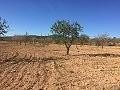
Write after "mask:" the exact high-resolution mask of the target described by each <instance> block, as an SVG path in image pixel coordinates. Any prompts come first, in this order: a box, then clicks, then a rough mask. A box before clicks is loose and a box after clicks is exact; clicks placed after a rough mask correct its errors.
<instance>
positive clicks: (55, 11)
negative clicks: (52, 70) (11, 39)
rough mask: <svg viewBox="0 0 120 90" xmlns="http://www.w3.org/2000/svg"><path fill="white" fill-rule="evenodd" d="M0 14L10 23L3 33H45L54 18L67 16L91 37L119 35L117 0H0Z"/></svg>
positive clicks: (119, 5) (119, 24)
mask: <svg viewBox="0 0 120 90" xmlns="http://www.w3.org/2000/svg"><path fill="white" fill-rule="evenodd" d="M0 16H1V17H2V18H4V19H6V20H7V21H8V24H9V25H10V30H9V32H8V33H7V35H22V34H25V32H28V33H29V34H34V35H41V34H43V35H48V34H50V28H51V26H52V24H54V23H55V22H56V21H57V20H70V21H71V22H75V21H77V22H79V24H80V25H81V26H83V27H84V28H83V32H82V33H84V34H87V35H89V36H91V37H94V36H97V35H98V34H103V33H106V34H109V35H110V36H116V37H120V0H0Z"/></svg>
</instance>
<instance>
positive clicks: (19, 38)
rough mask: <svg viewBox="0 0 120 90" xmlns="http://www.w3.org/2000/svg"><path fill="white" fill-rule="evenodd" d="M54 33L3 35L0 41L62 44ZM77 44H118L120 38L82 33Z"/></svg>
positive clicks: (119, 43)
mask: <svg viewBox="0 0 120 90" xmlns="http://www.w3.org/2000/svg"><path fill="white" fill-rule="evenodd" d="M57 38H58V37H56V36H54V35H49V36H37V35H15V36H4V37H0V41H8V42H13V43H17V44H19V45H21V44H25V45H27V44H42V45H43V44H44V45H48V44H52V43H54V44H62V42H60V41H59V40H58V39H57ZM74 44H77V45H96V46H120V38H117V37H108V36H106V35H105V34H104V35H101V36H97V37H94V38H90V37H89V36H88V35H86V34H82V35H80V36H79V37H78V39H77V40H76V41H75V42H74Z"/></svg>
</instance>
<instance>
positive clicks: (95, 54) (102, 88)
mask: <svg viewBox="0 0 120 90" xmlns="http://www.w3.org/2000/svg"><path fill="white" fill-rule="evenodd" d="M78 47H79V50H77V49H76V48H75V46H72V47H71V50H70V56H66V55H65V53H66V50H65V48H64V46H62V45H61V46H60V45H50V46H48V47H40V46H31V45H27V46H23V45H21V46H17V45H11V44H4V45H3V44H1V45H0V90H119V89H120V88H119V86H120V57H119V55H120V47H105V48H104V49H103V50H102V49H101V48H100V47H99V48H97V47H95V46H83V47H81V46H78Z"/></svg>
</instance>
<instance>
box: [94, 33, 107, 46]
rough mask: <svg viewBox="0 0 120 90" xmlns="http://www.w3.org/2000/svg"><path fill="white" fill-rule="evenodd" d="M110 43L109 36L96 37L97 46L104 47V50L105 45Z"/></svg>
mask: <svg viewBox="0 0 120 90" xmlns="http://www.w3.org/2000/svg"><path fill="white" fill-rule="evenodd" d="M108 41H109V35H107V34H101V35H98V36H97V37H96V45H98V46H102V48H103V46H104V45H105V44H107V43H108Z"/></svg>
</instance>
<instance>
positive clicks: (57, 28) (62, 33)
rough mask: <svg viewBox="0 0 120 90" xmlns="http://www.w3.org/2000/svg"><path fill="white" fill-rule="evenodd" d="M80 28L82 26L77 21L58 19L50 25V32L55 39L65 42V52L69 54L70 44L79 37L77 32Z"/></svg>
mask: <svg viewBox="0 0 120 90" xmlns="http://www.w3.org/2000/svg"><path fill="white" fill-rule="evenodd" d="M82 29H83V27H81V25H80V24H79V23H77V22H75V23H70V21H65V20H61V21H59V20H58V21H57V22H55V23H54V24H53V25H52V28H51V32H52V34H53V36H55V38H56V39H57V40H59V41H62V42H63V43H64V44H65V46H66V48H67V54H69V48H70V46H71V45H72V43H73V42H74V41H75V40H76V39H77V38H78V37H79V33H80V32H81V31H82Z"/></svg>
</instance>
